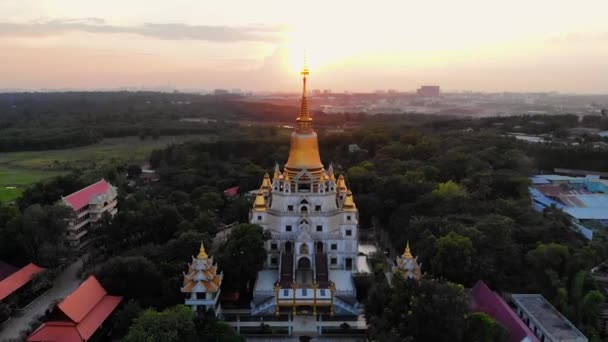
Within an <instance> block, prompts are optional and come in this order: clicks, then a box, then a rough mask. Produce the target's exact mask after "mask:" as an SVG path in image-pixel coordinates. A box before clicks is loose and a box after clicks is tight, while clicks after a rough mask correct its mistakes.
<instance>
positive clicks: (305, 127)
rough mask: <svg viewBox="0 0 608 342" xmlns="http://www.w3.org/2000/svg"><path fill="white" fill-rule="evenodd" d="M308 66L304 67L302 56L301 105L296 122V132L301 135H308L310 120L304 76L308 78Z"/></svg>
mask: <svg viewBox="0 0 608 342" xmlns="http://www.w3.org/2000/svg"><path fill="white" fill-rule="evenodd" d="M308 74H309V72H308V65H306V55H304V67H303V68H302V71H301V72H300V75H302V104H301V106H300V116H299V117H298V119H297V120H296V121H297V123H298V128H297V131H298V132H301V133H309V132H310V131H311V130H312V128H311V122H312V119H311V118H310V113H309V112H308V99H307V98H306V76H308Z"/></svg>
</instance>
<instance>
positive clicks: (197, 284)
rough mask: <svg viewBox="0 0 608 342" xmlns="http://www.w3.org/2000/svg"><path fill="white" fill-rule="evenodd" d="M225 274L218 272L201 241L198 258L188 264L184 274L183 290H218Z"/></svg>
mask: <svg viewBox="0 0 608 342" xmlns="http://www.w3.org/2000/svg"><path fill="white" fill-rule="evenodd" d="M222 279H223V275H222V274H218V273H217V266H216V265H214V264H213V258H210V257H209V256H208V255H207V252H206V251H205V246H204V245H203V243H202V242H201V247H200V248H199V252H198V255H197V257H196V258H193V260H192V263H191V264H190V265H189V266H188V273H186V274H184V281H183V283H182V288H181V292H217V291H218V290H219V289H220V286H221V284H222Z"/></svg>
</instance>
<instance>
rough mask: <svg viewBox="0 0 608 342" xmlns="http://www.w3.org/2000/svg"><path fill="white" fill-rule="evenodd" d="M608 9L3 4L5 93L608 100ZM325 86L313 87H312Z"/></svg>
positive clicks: (0, 34)
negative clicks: (450, 94)
mask: <svg viewBox="0 0 608 342" xmlns="http://www.w3.org/2000/svg"><path fill="white" fill-rule="evenodd" d="M606 13H608V1H606V0H580V1H576V2H575V1H569V0H534V1H529V0H512V1H499V0H460V1H451V0H444V1H440V0H429V1H420V0H418V1H412V0H402V1H388V0H378V1H373V2H368V1H361V2H360V3H359V2H353V1H341V0H336V1H320V0H310V1H302V2H289V1H279V0H267V1H262V2H260V1H244V0H241V1H237V0H226V1H214V2H204V1H194V0H174V1H170V2H169V1H160V0H130V1H124V0H123V1H119V0H106V1H95V2H93V1H81V0H54V1H37V0H0V89H15V88H19V89H32V90H36V89H42V88H56V89H61V88H72V89H100V88H119V87H158V86H166V85H167V84H169V85H171V86H172V87H175V88H194V89H213V88H242V89H248V90H254V91H264V90H283V91H294V90H297V89H298V87H299V83H298V82H294V77H296V75H297V69H298V66H299V65H300V64H301V60H302V56H303V51H304V49H306V51H307V56H308V60H309V64H310V67H311V81H312V82H311V88H313V89H314V88H319V89H327V88H329V89H333V90H345V89H346V90H353V91H369V90H375V89H398V90H413V89H415V88H417V87H418V86H420V85H422V84H438V85H440V86H441V87H442V88H443V89H447V90H474V91H522V92H525V91H560V92H573V93H608V62H607V61H608V21H606ZM313 80H314V81H313Z"/></svg>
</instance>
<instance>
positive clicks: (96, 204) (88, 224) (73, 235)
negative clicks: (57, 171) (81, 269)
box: [61, 179, 118, 250]
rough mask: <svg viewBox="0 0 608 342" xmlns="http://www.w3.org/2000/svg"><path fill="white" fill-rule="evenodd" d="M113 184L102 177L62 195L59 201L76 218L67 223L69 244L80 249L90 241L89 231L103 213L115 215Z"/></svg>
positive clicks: (115, 192)
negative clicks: (82, 187) (93, 182)
mask: <svg viewBox="0 0 608 342" xmlns="http://www.w3.org/2000/svg"><path fill="white" fill-rule="evenodd" d="M117 194H118V192H117V190H116V188H115V187H114V186H112V185H111V184H110V183H108V182H106V181H105V180H104V179H102V180H100V181H99V182H97V183H95V184H91V185H89V186H87V187H86V188H84V189H81V190H78V191H76V192H74V193H72V194H70V195H67V196H65V197H62V199H61V201H63V203H64V204H66V205H67V206H69V207H70V208H71V209H72V210H73V211H74V213H75V216H76V218H75V219H74V220H72V221H71V222H70V223H69V224H68V228H67V230H68V231H67V234H68V240H69V242H70V245H71V246H72V247H73V248H74V249H76V250H81V249H83V248H84V247H86V246H87V245H88V244H89V243H90V241H91V240H90V236H89V232H90V229H91V228H92V227H94V226H95V223H96V222H97V221H99V219H101V217H102V215H103V214H104V213H109V214H110V215H112V216H114V215H116V213H117V211H118V209H117V208H116V205H117V202H116V196H117Z"/></svg>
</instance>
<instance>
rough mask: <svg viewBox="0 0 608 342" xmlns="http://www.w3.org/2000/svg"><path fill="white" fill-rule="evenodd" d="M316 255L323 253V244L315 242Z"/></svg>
mask: <svg viewBox="0 0 608 342" xmlns="http://www.w3.org/2000/svg"><path fill="white" fill-rule="evenodd" d="M317 253H323V242H321V241H319V242H317Z"/></svg>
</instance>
